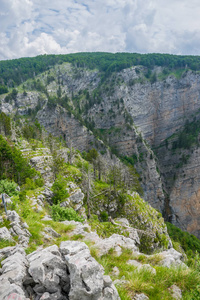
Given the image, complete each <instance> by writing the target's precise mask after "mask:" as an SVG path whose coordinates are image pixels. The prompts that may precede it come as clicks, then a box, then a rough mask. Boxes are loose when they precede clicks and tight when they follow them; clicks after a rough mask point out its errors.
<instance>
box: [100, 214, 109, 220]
mask: <svg viewBox="0 0 200 300" xmlns="http://www.w3.org/2000/svg"><path fill="white" fill-rule="evenodd" d="M100 218H101V220H102V221H103V222H108V213H107V212H106V211H102V212H101V213H100Z"/></svg>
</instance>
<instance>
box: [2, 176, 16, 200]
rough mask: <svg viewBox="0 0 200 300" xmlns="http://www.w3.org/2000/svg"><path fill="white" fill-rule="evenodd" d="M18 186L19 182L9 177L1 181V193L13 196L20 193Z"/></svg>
mask: <svg viewBox="0 0 200 300" xmlns="http://www.w3.org/2000/svg"><path fill="white" fill-rule="evenodd" d="M16 188H17V184H16V183H15V182H14V181H9V180H7V179H5V180H1V181H0V194H2V193H6V194H7V195H8V196H10V197H12V196H14V195H17V194H18V193H19V192H18V191H17V190H16Z"/></svg>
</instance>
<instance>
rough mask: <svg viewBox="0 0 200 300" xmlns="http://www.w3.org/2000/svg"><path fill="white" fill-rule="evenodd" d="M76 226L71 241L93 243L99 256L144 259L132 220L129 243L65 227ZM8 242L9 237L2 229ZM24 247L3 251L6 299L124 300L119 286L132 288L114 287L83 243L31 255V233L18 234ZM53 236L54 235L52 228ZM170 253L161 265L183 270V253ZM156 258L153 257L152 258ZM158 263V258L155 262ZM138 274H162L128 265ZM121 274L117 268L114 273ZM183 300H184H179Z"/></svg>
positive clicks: (2, 294)
mask: <svg viewBox="0 0 200 300" xmlns="http://www.w3.org/2000/svg"><path fill="white" fill-rule="evenodd" d="M8 215H9V217H10V218H11V217H12V219H13V220H14V222H13V224H12V223H11V224H12V226H11V229H10V231H11V232H12V231H13V229H12V228H13V227H15V228H16V227H17V226H18V227H19V225H17V224H19V223H17V221H18V220H19V216H18V215H17V213H16V212H14V211H9V212H8ZM63 223H66V224H67V225H69V224H71V225H73V226H74V229H73V230H72V231H71V233H70V235H71V236H73V235H74V234H75V235H82V237H83V238H84V240H87V241H90V242H92V244H93V246H94V247H95V249H96V251H97V253H98V254H97V255H98V256H102V255H105V254H107V253H108V252H109V251H110V250H111V249H112V251H113V255H116V256H120V255H121V253H122V250H123V249H124V248H127V249H129V250H130V251H132V253H133V254H134V255H140V254H141V253H139V248H138V246H139V244H140V239H139V236H138V233H137V230H136V229H134V228H132V227H129V223H128V221H127V220H126V219H121V223H122V224H126V229H127V230H128V231H129V232H130V234H129V237H125V236H124V235H119V234H113V235H112V236H110V237H109V238H106V239H102V238H100V237H99V236H98V235H97V233H96V232H92V231H91V229H90V226H89V225H88V224H87V223H85V224H82V223H80V222H75V221H64V222H63ZM0 234H1V235H2V236H3V234H5V231H4V230H3V228H2V229H1V233H0ZM18 234H19V241H22V242H21V244H20V243H19V244H18V245H17V246H14V247H6V248H3V249H1V250H0V260H1V266H2V268H1V269H0V287H1V288H0V299H1V300H8V299H20V300H28V299H29V300H31V299H34V300H39V299H40V300H65V299H66V300H68V299H69V300H117V299H120V297H119V294H118V292H117V289H116V287H115V285H114V284H116V285H118V284H119V285H120V284H126V282H125V281H124V280H123V278H122V279H121V280H119V279H118V280H116V281H115V282H114V283H113V282H112V280H111V278H110V276H108V275H104V269H103V267H102V266H101V265H100V264H99V263H98V262H97V261H96V260H95V259H94V258H93V257H92V256H91V254H90V250H89V248H88V246H87V245H86V244H85V243H84V242H80V241H63V242H61V244H60V246H59V247H58V246H57V245H52V246H50V247H47V248H44V249H43V248H42V247H41V248H39V249H37V250H36V251H35V252H33V253H31V254H29V255H26V253H25V250H24V248H26V245H27V244H26V243H24V240H23V238H22V237H23V235H28V229H26V230H25V231H23V230H22V229H21V231H19V230H18ZM48 234H52V235H53V234H55V232H51V230H50V227H49V230H48ZM169 247H170V248H169V249H168V250H166V251H162V252H160V254H159V255H160V262H159V264H160V265H163V266H165V267H166V268H170V267H171V266H182V267H184V268H186V266H185V264H184V263H183V262H182V260H183V256H182V254H181V253H179V252H177V251H176V250H174V249H173V248H172V246H171V244H169ZM151 256H152V255H148V257H149V258H150V257H151ZM152 257H153V256H152ZM128 264H131V265H134V266H135V267H136V268H137V269H138V270H141V269H145V270H148V271H149V272H150V273H151V274H152V276H153V274H155V273H156V270H155V269H154V268H153V267H151V266H150V265H149V264H142V263H139V262H137V261H136V260H130V261H128ZM111 271H112V272H113V273H114V272H119V271H118V270H117V268H116V267H114V268H113V270H111ZM179 292H180V291H179ZM134 299H148V297H147V296H145V295H143V294H140V295H135V298H134ZM175 299H180V298H175Z"/></svg>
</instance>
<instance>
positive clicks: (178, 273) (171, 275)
mask: <svg viewBox="0 0 200 300" xmlns="http://www.w3.org/2000/svg"><path fill="white" fill-rule="evenodd" d="M96 259H97V260H98V262H99V263H100V264H102V265H103V267H104V269H105V273H106V274H109V275H110V274H111V278H112V279H113V280H115V279H116V278H120V279H121V278H122V277H123V278H124V280H125V283H123V284H121V285H120V284H119V285H117V289H118V292H119V295H120V297H121V299H122V300H131V299H133V297H134V295H135V294H136V293H144V294H145V295H147V296H148V297H149V299H150V300H160V299H165V300H171V299H172V291H171V289H170V288H171V286H172V285H173V284H176V285H177V286H178V287H179V288H180V289H181V290H182V292H183V299H185V300H186V299H188V300H189V299H190V300H191V299H198V298H192V297H193V295H196V294H197V293H198V285H199V282H200V273H199V272H198V270H195V269H185V268H170V269H168V268H166V267H162V266H159V259H158V257H157V256H155V260H154V258H152V260H151V261H154V268H155V270H156V274H153V273H151V271H150V270H148V269H146V270H145V269H141V270H140V271H138V270H137V268H136V267H135V266H132V265H130V264H128V263H127V262H128V261H129V260H130V259H136V260H140V259H141V257H138V256H134V255H133V254H132V253H131V251H129V250H124V251H123V253H122V254H121V255H120V256H118V257H117V256H115V254H114V253H110V254H107V255H104V256H102V257H101V258H98V257H96ZM147 262H148V261H146V263H147ZM150 263H151V262H150ZM115 266H117V268H118V269H119V275H118V276H116V275H114V274H112V270H113V268H114V267H115Z"/></svg>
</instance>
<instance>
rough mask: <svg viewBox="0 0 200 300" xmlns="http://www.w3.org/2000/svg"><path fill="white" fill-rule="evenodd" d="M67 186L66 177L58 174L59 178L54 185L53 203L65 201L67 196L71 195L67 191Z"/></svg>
mask: <svg viewBox="0 0 200 300" xmlns="http://www.w3.org/2000/svg"><path fill="white" fill-rule="evenodd" d="M66 188H67V182H66V180H65V178H64V177H63V176H61V175H58V177H57V179H56V180H55V182H54V184H53V185H52V191H53V193H54V196H53V198H52V200H53V204H58V203H60V202H63V201H64V200H65V199H66V198H67V197H69V193H68V192H67V190H66Z"/></svg>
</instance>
